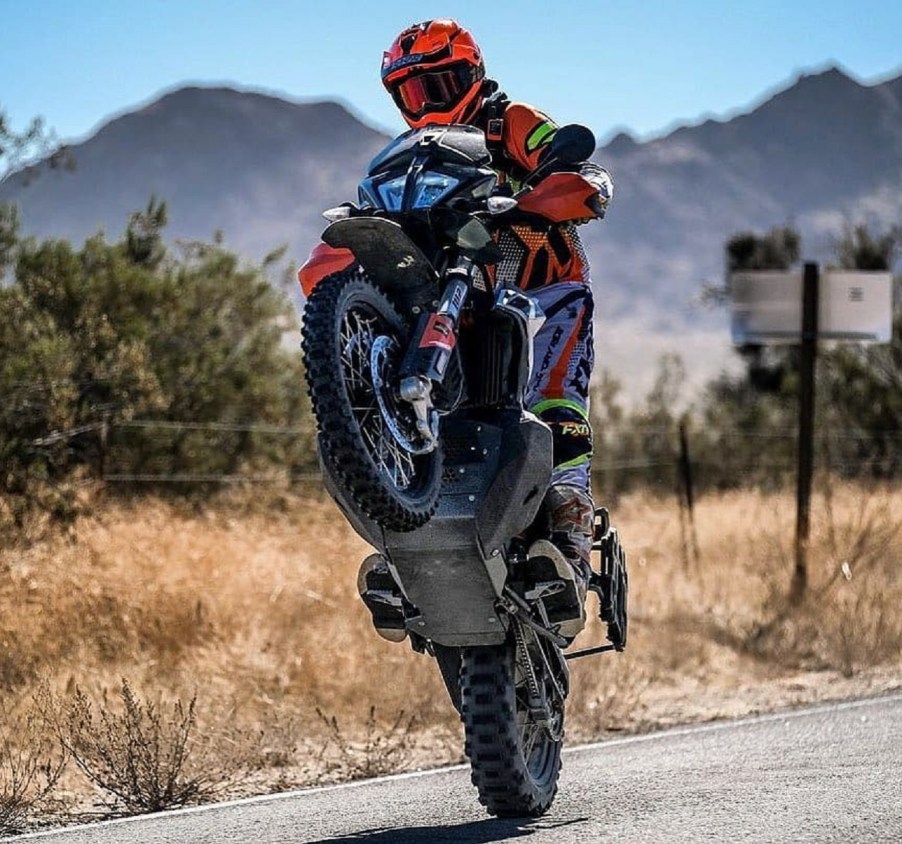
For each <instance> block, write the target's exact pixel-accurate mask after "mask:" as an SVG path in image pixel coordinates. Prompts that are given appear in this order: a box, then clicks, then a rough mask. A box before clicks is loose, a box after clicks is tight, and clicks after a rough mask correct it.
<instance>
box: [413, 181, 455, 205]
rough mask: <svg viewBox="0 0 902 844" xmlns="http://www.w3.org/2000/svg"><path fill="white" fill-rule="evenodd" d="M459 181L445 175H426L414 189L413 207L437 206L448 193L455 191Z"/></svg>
mask: <svg viewBox="0 0 902 844" xmlns="http://www.w3.org/2000/svg"><path fill="white" fill-rule="evenodd" d="M458 184H459V181H458V180H457V179H455V178H453V177H452V176H446V175H445V174H444V173H424V174H423V175H422V176H421V177H420V178H419V179H417V183H416V185H415V186H414V189H413V207H414V208H429V207H431V206H433V205H435V203H436V202H438V201H439V200H440V199H441V198H442V197H443V196H444V195H445V194H446V193H448V191H450V190H453V189H454V188H455V187H457V185H458Z"/></svg>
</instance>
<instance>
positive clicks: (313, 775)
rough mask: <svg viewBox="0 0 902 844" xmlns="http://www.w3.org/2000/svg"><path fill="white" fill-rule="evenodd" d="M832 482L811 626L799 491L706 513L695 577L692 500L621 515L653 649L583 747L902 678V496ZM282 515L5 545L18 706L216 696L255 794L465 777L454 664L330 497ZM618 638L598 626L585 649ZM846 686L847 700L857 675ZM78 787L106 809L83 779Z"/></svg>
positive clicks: (582, 710)
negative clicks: (387, 775) (409, 775)
mask: <svg viewBox="0 0 902 844" xmlns="http://www.w3.org/2000/svg"><path fill="white" fill-rule="evenodd" d="M820 488H821V490H822V493H821V495H820V496H819V497H818V498H817V499H816V502H815V510H814V524H813V543H812V548H811V554H810V559H811V575H810V582H811V590H810V595H809V598H808V600H807V601H806V602H805V604H803V606H801V607H800V608H798V609H796V610H793V611H791V612H790V611H789V610H788V608H787V607H786V606H785V603H784V596H785V594H786V592H787V589H788V584H789V576H790V572H791V568H792V565H791V563H792V536H793V519H794V504H793V498H792V496H791V495H790V494H788V493H787V494H780V495H773V494H771V495H764V494H756V493H752V492H737V493H731V494H727V495H723V496H719V497H711V498H708V499H702V501H701V502H700V503H699V505H698V507H697V512H696V522H697V530H698V538H699V545H700V552H701V560H700V563H699V564H698V565H697V566H695V565H693V566H689V567H687V566H686V565H685V564H684V562H683V555H682V553H681V547H680V536H681V528H680V519H679V512H678V510H677V508H676V504H675V502H674V501H672V500H670V499H667V500H655V499H652V498H649V497H647V496H641V495H636V496H630V497H626V498H624V499H623V500H622V501H620V502H619V503H618V506H617V509H616V512H615V522H616V523H617V524H618V526H619V527H620V529H621V533H622V535H623V538H624V542H625V545H626V547H627V549H628V552H629V556H630V567H631V568H630V577H631V609H632V622H631V642H630V647H629V649H628V652H627V653H626V654H624V655H621V656H616V657H602V658H591V659H586V660H582V661H579V662H577V663H574V664H572V674H573V689H574V691H573V696H572V699H571V703H570V707H569V712H570V725H571V726H570V735H571V737H572V738H574V739H581V740H586V739H590V738H594V737H597V736H599V735H601V734H603V733H605V732H607V731H611V730H623V729H629V730H635V729H642V728H644V727H647V726H650V725H658V724H666V723H670V722H675V721H679V720H685V719H688V718H695V717H713V716H715V715H719V714H731V713H732V712H733V711H734V709H735V707H736V706H737V704H736V700H737V695H739V694H740V693H741V692H743V690H749V689H753V688H761V687H763V686H762V684H767V683H772V684H773V683H786V682H789V681H788V679H787V678H790V677H792V676H793V675H794V673H797V672H799V671H802V670H806V669H817V670H820V671H825V670H830V671H835V672H837V675H842V674H844V675H850V674H854V673H855V672H858V671H861V670H862V669H864V668H867V667H868V666H871V665H874V664H877V663H880V664H884V665H890V666H892V669H891V670H892V671H894V672H896V675H897V676H898V673H899V666H900V664H902V618H900V616H902V614H900V613H899V612H898V609H897V608H898V607H899V606H900V605H902V550H900V545H899V542H898V540H899V525H900V524H902V493H900V492H898V491H891V490H880V489H869V490H863V489H861V488H859V487H853V486H836V487H826V486H825V485H824V484H823V483H821V484H820ZM824 491H826V493H827V494H826V495H825V494H824ZM276 504H277V506H274V505H273V502H271V501H270V502H268V503H267V506H265V507H264V506H260V505H259V504H258V506H256V507H252V508H248V507H246V506H244V503H243V502H242V506H240V507H239V506H237V505H235V506H231V505H227V504H224V505H223V506H220V507H217V508H214V509H211V510H208V511H205V512H195V511H190V510H185V509H179V508H176V507H174V506H173V505H171V504H166V503H163V502H161V501H158V500H146V501H140V502H135V503H133V504H131V505H127V504H121V503H120V504H115V505H112V504H109V505H106V506H103V507H101V508H99V509H97V510H96V511H95V514H94V515H83V516H81V517H79V518H78V519H77V521H76V522H75V524H74V526H72V528H71V529H69V530H68V531H66V532H61V533H50V534H47V535H44V536H43V538H42V539H41V540H40V541H39V542H34V543H32V544H30V545H29V544H24V543H19V544H18V545H14V546H12V547H7V548H5V549H4V550H2V551H0V600H2V601H3V606H4V607H6V611H5V612H4V614H3V616H2V618H0V694H2V696H3V699H4V700H5V701H9V706H8V709H9V710H10V711H11V710H12V709H14V708H16V707H20V708H21V707H23V706H26V704H27V702H28V701H29V700H30V699H31V697H32V696H33V694H34V692H35V690H36V689H37V688H38V687H39V684H40V683H41V682H45V683H47V684H48V685H49V687H50V688H51V689H52V691H53V693H54V694H55V695H56V696H57V697H58V698H59V699H60V700H62V701H64V702H66V701H68V702H70V703H71V702H72V701H74V700H76V691H75V690H76V688H78V689H81V690H82V692H81V694H82V695H83V697H84V700H85V701H89V702H90V701H93V702H94V705H95V706H100V705H102V702H103V701H104V699H105V697H106V699H108V700H112V701H116V700H120V699H121V696H122V695H123V692H124V688H125V687H124V685H123V682H122V680H121V678H123V677H126V678H128V684H129V686H130V689H131V690H133V692H132V693H133V695H134V696H135V699H136V700H144V701H148V700H150V701H156V700H157V699H160V698H161V697H162V698H163V699H166V700H170V701H175V700H178V699H181V700H183V701H189V700H192V699H193V698H194V697H195V696H196V699H197V705H196V710H195V712H194V714H193V715H192V717H193V718H195V719H196V722H197V723H196V727H192V729H193V730H195V733H194V734H196V735H203V736H205V737H206V738H207V741H206V750H205V752H206V753H208V754H210V755H209V756H208V757H207V758H208V759H209V760H210V762H209V764H210V765H212V766H214V767H217V766H218V767H217V770H220V771H221V772H222V773H223V778H224V777H225V775H226V773H227V772H228V771H229V770H236V769H238V768H240V769H241V770H242V771H244V772H245V773H246V776H245V777H244V782H245V785H244V786H243V788H244V789H245V790H253V791H265V790H271V789H276V788H284V787H289V786H296V785H301V784H309V783H314V782H323V781H331V780H335V779H341V778H346V777H348V776H366V775H370V774H373V773H377V772H383V771H386V770H392V769H397V768H404V767H417V766H423V765H430V764H439V763H445V762H455V761H459V760H460V758H461V740H460V727H459V724H458V722H457V718H456V716H455V714H454V712H453V710H452V708H451V705H450V703H449V702H448V701H447V695H446V693H445V691H444V688H443V686H442V684H441V681H440V679H439V675H438V671H437V670H436V668H435V666H433V665H431V664H430V663H431V660H429V659H428V658H427V657H423V656H419V655H416V654H414V653H412V652H410V649H409V648H408V647H407V646H406V645H401V646H397V645H392V644H389V643H387V642H384V641H383V640H381V639H380V638H378V637H377V636H375V635H374V634H373V632H372V630H371V627H370V623H369V618H368V615H367V613H366V611H365V609H364V608H363V606H362V605H361V604H360V602H359V600H358V598H357V596H356V589H355V576H356V570H357V566H358V564H359V561H360V559H361V558H362V557H363V556H365V554H366V553H367V548H366V546H365V545H364V544H363V542H361V541H360V540H359V539H357V538H356V537H355V536H354V534H353V533H352V531H351V530H350V529H349V528H348V527H347V526H346V525H345V524H344V522H343V520H342V519H341V518H340V516H339V515H338V513H337V511H336V510H335V508H334V507H333V505H332V504H331V503H329V502H328V501H326V500H325V499H324V498H323V497H322V496H316V495H312V496H308V497H304V498H288V497H286V498H282V499H280V501H279V502H276ZM590 600H594V599H590ZM602 640H603V630H602V628H601V625H600V624H599V623H597V622H596V623H593V624H592V625H590V628H589V631H588V632H587V634H585V636H584V637H583V641H581V642H580V644H584V645H589V644H594V643H600V642H601V641H602ZM824 676H825V678H826V679H825V682H824V684H823V685H824V686H825V687H826V686H828V685H829V683H830V682H832V681H831V680H830V679H829V678H832V677H833V676H836V675H833V674H830V675H827V674H826V673H825V674H824ZM768 688H777V686H769V687H768ZM780 688H782V689H784V691H785V689H786V686H785V685H784V686H780ZM749 694H751V692H749ZM787 695H788V693H787ZM771 697H773V695H771ZM794 699H796V698H793V697H792V695H788V696H785V697H784V699H782V702H790V701H791V700H794ZM756 700H758V698H756ZM779 702H781V701H780V700H777V701H776V703H779ZM755 705H756V706H757V705H759V704H755ZM99 711H100V710H98V712H99ZM400 713H407V715H404V716H402V715H400ZM183 714H184V711H183ZM411 716H414V717H415V720H411ZM0 720H2V718H0ZM62 786H63V788H62V791H63V792H64V793H71V794H73V795H75V796H78V795H84V794H87V793H89V792H88V791H87V790H86V785H85V781H84V778H83V777H79V776H78V771H77V769H76V768H75V767H74V766H71V765H70V766H69V769H68V770H67V772H66V774H65V776H64V779H63V783H62ZM232 793H234V790H233V792H232ZM196 796H199V795H196ZM82 799H83V801H84V798H82ZM189 799H190V798H189ZM82 805H84V802H83V803H82Z"/></svg>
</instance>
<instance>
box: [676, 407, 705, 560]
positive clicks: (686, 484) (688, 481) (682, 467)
mask: <svg viewBox="0 0 902 844" xmlns="http://www.w3.org/2000/svg"><path fill="white" fill-rule="evenodd" d="M679 472H680V480H681V486H682V491H683V495H684V496H685V499H686V509H687V510H688V513H689V531H690V536H691V539H692V557H693V560H694V561H695V564H696V565H698V563H699V560H700V558H701V553H700V552H699V547H698V532H697V531H696V529H695V491H694V487H693V482H692V460H691V458H690V456H689V437H688V435H687V433H686V420H685V418H684V419H681V420H680V460H679Z"/></svg>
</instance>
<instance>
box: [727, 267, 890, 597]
mask: <svg viewBox="0 0 902 844" xmlns="http://www.w3.org/2000/svg"><path fill="white" fill-rule="evenodd" d="M730 293H731V299H732V332H733V342H734V344H736V345H739V346H744V345H786V344H790V345H799V346H800V348H801V359H800V372H799V436H798V474H797V478H796V481H797V484H796V537H795V567H794V569H793V576H792V584H791V586H790V592H789V597H790V601H791V602H792V603H795V604H797V603H798V602H799V601H800V600H801V599H802V597H803V595H804V594H805V589H806V587H807V585H808V539H809V535H810V528H811V518H810V512H811V480H812V476H813V474H814V384H815V378H814V376H815V366H816V363H817V344H818V340H834V341H838V342H845V343H850V342H852V343H854V342H858V343H888V342H889V341H890V340H891V339H892V312H893V302H892V274H891V273H889V272H852V271H844V270H843V271H840V270H827V271H825V272H824V273H823V274H822V273H821V272H820V269H819V268H818V265H817V264H814V263H806V264H805V267H804V271H803V272H802V273H798V272H794V271H786V272H782V271H770V270H765V271H740V272H736V273H734V274H733V276H732V277H731V279H730Z"/></svg>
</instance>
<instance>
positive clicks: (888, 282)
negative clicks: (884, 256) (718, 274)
mask: <svg viewBox="0 0 902 844" xmlns="http://www.w3.org/2000/svg"><path fill="white" fill-rule="evenodd" d="M818 294H819V295H818V317H817V321H818V333H817V336H818V339H820V340H840V341H845V342H849V343H855V342H857V343H888V342H890V340H891V339H892V334H893V276H892V273H889V272H860V271H857V270H822V271H821V273H820V284H819V291H818ZM730 298H731V299H732V334H733V343H734V344H736V345H737V346H742V345H747V344H762V345H768V346H772V345H779V344H797V343H799V342H800V340H801V336H802V271H801V270H789V271H786V272H783V271H770V270H759V271H747V272H736V273H733V275H732V277H731V278H730Z"/></svg>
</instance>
